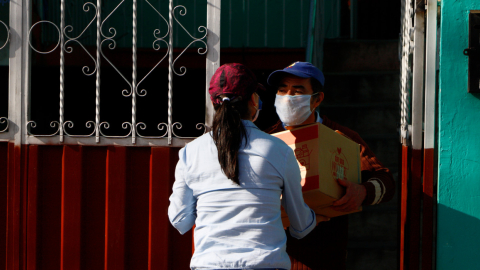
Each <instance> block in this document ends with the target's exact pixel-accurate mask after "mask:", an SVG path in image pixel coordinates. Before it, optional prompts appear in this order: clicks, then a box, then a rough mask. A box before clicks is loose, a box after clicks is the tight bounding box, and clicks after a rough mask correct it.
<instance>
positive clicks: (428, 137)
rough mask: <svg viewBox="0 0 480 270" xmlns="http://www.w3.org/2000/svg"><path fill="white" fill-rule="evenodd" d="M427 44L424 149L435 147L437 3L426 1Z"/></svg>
mask: <svg viewBox="0 0 480 270" xmlns="http://www.w3.org/2000/svg"><path fill="white" fill-rule="evenodd" d="M426 40H427V44H426V61H425V62H426V63H425V65H426V67H425V135H424V136H425V137H424V142H425V149H433V148H434V146H435V105H436V104H435V102H436V101H435V95H436V93H435V92H436V86H435V81H436V80H435V77H436V60H437V59H436V55H437V46H436V45H437V2H436V1H427V38H426Z"/></svg>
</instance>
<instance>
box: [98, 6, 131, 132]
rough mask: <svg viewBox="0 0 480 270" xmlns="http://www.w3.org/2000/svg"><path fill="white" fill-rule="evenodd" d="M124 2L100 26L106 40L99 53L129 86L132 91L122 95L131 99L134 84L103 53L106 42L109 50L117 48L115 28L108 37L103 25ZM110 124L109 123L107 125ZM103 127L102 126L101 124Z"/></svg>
mask: <svg viewBox="0 0 480 270" xmlns="http://www.w3.org/2000/svg"><path fill="white" fill-rule="evenodd" d="M123 2H125V0H122V1H121V2H120V3H119V4H118V5H117V6H116V7H115V8H114V9H113V10H112V12H110V14H108V16H107V17H105V19H104V20H103V21H102V23H101V25H100V33H101V35H102V36H103V37H104V38H105V39H104V40H102V42H101V43H100V48H99V51H100V54H101V55H102V56H103V58H105V60H107V62H108V63H109V64H110V65H111V66H112V67H113V69H115V71H116V72H117V73H118V74H119V75H120V76H121V77H122V79H123V80H124V81H125V82H126V83H127V84H128V86H129V87H130V90H128V89H123V90H122V95H123V96H124V97H130V96H131V95H132V93H133V91H134V89H133V86H132V84H131V83H130V82H129V81H128V80H127V78H125V76H123V74H122V73H121V72H120V70H118V68H117V67H116V66H115V65H114V64H113V63H112V62H111V61H110V59H108V58H107V57H106V56H105V54H104V53H103V50H102V47H103V43H104V42H110V44H108V48H109V49H110V50H113V49H115V48H116V47H117V42H116V41H115V40H114V39H113V38H114V37H115V36H116V35H117V30H116V29H115V28H113V27H110V28H109V29H108V32H110V34H112V35H111V36H106V35H105V34H104V33H103V24H104V23H105V22H106V21H107V20H108V18H110V16H112V14H113V13H114V12H115V11H116V10H117V9H118V8H119V7H120V6H121V5H122V4H123ZM107 124H108V123H107ZM100 126H101V124H100Z"/></svg>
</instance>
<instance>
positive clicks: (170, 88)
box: [168, 0, 173, 145]
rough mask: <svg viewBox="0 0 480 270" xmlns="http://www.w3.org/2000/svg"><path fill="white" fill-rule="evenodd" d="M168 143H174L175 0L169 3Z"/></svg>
mask: <svg viewBox="0 0 480 270" xmlns="http://www.w3.org/2000/svg"><path fill="white" fill-rule="evenodd" d="M168 27H169V29H170V36H169V37H168V144H169V145H170V144H172V94H173V0H170V1H169V4H168Z"/></svg>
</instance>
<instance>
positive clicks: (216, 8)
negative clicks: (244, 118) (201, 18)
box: [205, 0, 267, 132]
mask: <svg viewBox="0 0 480 270" xmlns="http://www.w3.org/2000/svg"><path fill="white" fill-rule="evenodd" d="M265 5H266V1H265ZM220 15H221V0H208V1H207V31H208V33H207V46H208V48H209V50H208V52H207V61H206V74H205V76H206V77H207V78H206V85H205V125H206V128H205V132H208V131H209V129H210V128H211V127H212V124H213V115H214V114H215V110H214V109H213V105H212V102H211V100H210V94H209V93H208V88H209V87H210V79H211V78H212V76H213V74H214V73H215V71H216V70H217V68H218V67H219V66H220V35H219V34H218V33H220ZM265 25H266V24H265ZM265 28H266V26H265ZM266 42H267V40H266V39H265V43H266Z"/></svg>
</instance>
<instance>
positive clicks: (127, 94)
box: [100, 38, 133, 97]
mask: <svg viewBox="0 0 480 270" xmlns="http://www.w3.org/2000/svg"><path fill="white" fill-rule="evenodd" d="M104 42H112V43H110V45H108V48H109V49H110V50H113V49H115V46H116V42H115V40H113V39H110V38H107V39H104V40H103V41H102V42H101V44H100V54H102V56H103V58H105V60H107V62H108V63H109V64H110V65H111V66H112V67H113V69H115V71H117V73H118V74H119V75H120V76H121V77H122V78H123V80H124V81H125V82H126V83H127V84H128V86H130V90H127V89H123V90H122V95H123V96H124V97H129V96H131V95H132V90H133V89H132V84H131V83H130V82H129V81H128V80H127V78H125V76H123V74H122V72H120V70H118V69H117V67H116V66H115V65H114V64H113V63H112V62H111V61H110V59H108V58H107V57H106V56H105V54H103V51H102V45H103V43H104ZM112 44H113V46H111V45H112Z"/></svg>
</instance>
